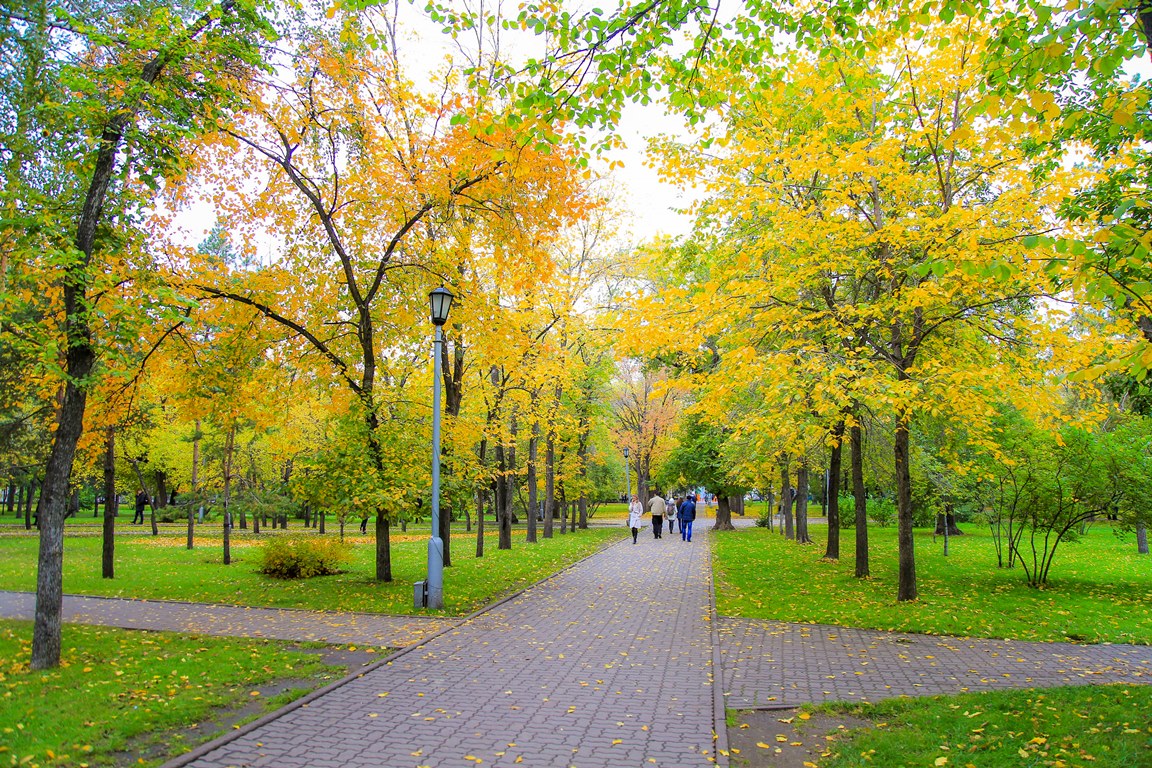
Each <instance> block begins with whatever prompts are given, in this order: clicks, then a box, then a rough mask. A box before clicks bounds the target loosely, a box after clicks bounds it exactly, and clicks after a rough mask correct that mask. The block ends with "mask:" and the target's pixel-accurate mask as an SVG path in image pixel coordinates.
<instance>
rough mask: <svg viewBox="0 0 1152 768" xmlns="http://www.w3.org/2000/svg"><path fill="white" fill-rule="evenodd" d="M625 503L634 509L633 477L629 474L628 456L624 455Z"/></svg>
mask: <svg viewBox="0 0 1152 768" xmlns="http://www.w3.org/2000/svg"><path fill="white" fill-rule="evenodd" d="M624 502H625V503H626V504H627V505H628V507H629V509H631V507H632V475H630V474H629V473H628V454H624Z"/></svg>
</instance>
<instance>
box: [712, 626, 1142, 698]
mask: <svg viewBox="0 0 1152 768" xmlns="http://www.w3.org/2000/svg"><path fill="white" fill-rule="evenodd" d="M720 637H721V638H722V639H721V649H720V653H721V660H722V661H721V666H722V667H723V674H724V691H725V701H726V703H727V706H729V707H733V708H740V707H758V706H759V707H763V706H768V707H771V706H796V705H798V704H804V703H809V702H819V701H830V700H855V701H877V700H879V699H883V698H888V697H892V696H925V695H935V694H939V693H961V692H965V691H980V690H989V689H993V688H1022V687H1047V686H1057V685H1086V684H1092V683H1107V682H1134V683H1152V647H1148V646H1133V645H1078V644H1073V643H1030V642H1022V641H1013V640H986V639H976V638H958V637H947V636H933V635H914V634H906V633H898V632H880V631H872V630H862V629H846V628H844V627H834V626H825V625H814V624H788V623H785V622H780V621H765V620H756V619H734V618H728V617H722V618H721V619H720Z"/></svg>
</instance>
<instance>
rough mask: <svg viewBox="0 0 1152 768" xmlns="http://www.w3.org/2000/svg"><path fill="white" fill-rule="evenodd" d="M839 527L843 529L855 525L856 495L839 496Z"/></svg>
mask: <svg viewBox="0 0 1152 768" xmlns="http://www.w3.org/2000/svg"><path fill="white" fill-rule="evenodd" d="M839 498H840V527H841V528H842V529H844V530H848V529H849V528H855V527H856V497H855V496H840V497H839Z"/></svg>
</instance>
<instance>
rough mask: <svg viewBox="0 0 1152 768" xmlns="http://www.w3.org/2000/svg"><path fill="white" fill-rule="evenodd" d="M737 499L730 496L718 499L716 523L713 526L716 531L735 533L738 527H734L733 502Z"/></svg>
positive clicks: (718, 497)
mask: <svg viewBox="0 0 1152 768" xmlns="http://www.w3.org/2000/svg"><path fill="white" fill-rule="evenodd" d="M732 498H735V497H734V496H733V497H731V498H730V497H728V496H717V497H716V522H715V523H714V524H713V525H712V530H714V531H734V530H736V526H734V525H732V501H731V499H732Z"/></svg>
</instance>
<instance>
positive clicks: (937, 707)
mask: <svg viewBox="0 0 1152 768" xmlns="http://www.w3.org/2000/svg"><path fill="white" fill-rule="evenodd" d="M818 709H819V711H821V712H826V713H831V714H836V713H845V714H849V715H852V716H854V717H860V718H864V719H867V720H870V721H872V722H873V724H874V727H873V728H869V729H861V730H858V731H855V732H854V733H853V735H851V736H850V737H849V738H848V739H847V740H839V741H837V743H836V744H835V745H834V746H833V747H832V749H831V751H832V752H833V754H832V755H829V756H827V757H826V758H825V759H822V760H820V762H819V765H820V766H821V768H856V767H857V766H880V765H882V766H958V767H959V766H968V765H976V766H979V767H980V768H1001V767H1003V768H1008V767H1009V766H1011V767H1012V768H1017V767H1018V766H1053V768H1060V766H1084V765H1093V766H1099V768H1104V767H1105V766H1115V767H1116V768H1121V767H1122V766H1123V767H1125V768H1127V767H1128V766H1139V765H1152V726H1150V725H1149V722H1148V713H1149V712H1152V686H1146V685H1107V686H1081V687H1070V688H1047V689H1034V690H1022V691H996V692H987V693H978V694H964V695H961V696H937V697H933V698H926V699H919V698H918V699H893V700H890V701H885V702H881V703H879V704H870V705H845V704H836V705H825V706H823V707H820V708H818Z"/></svg>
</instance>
